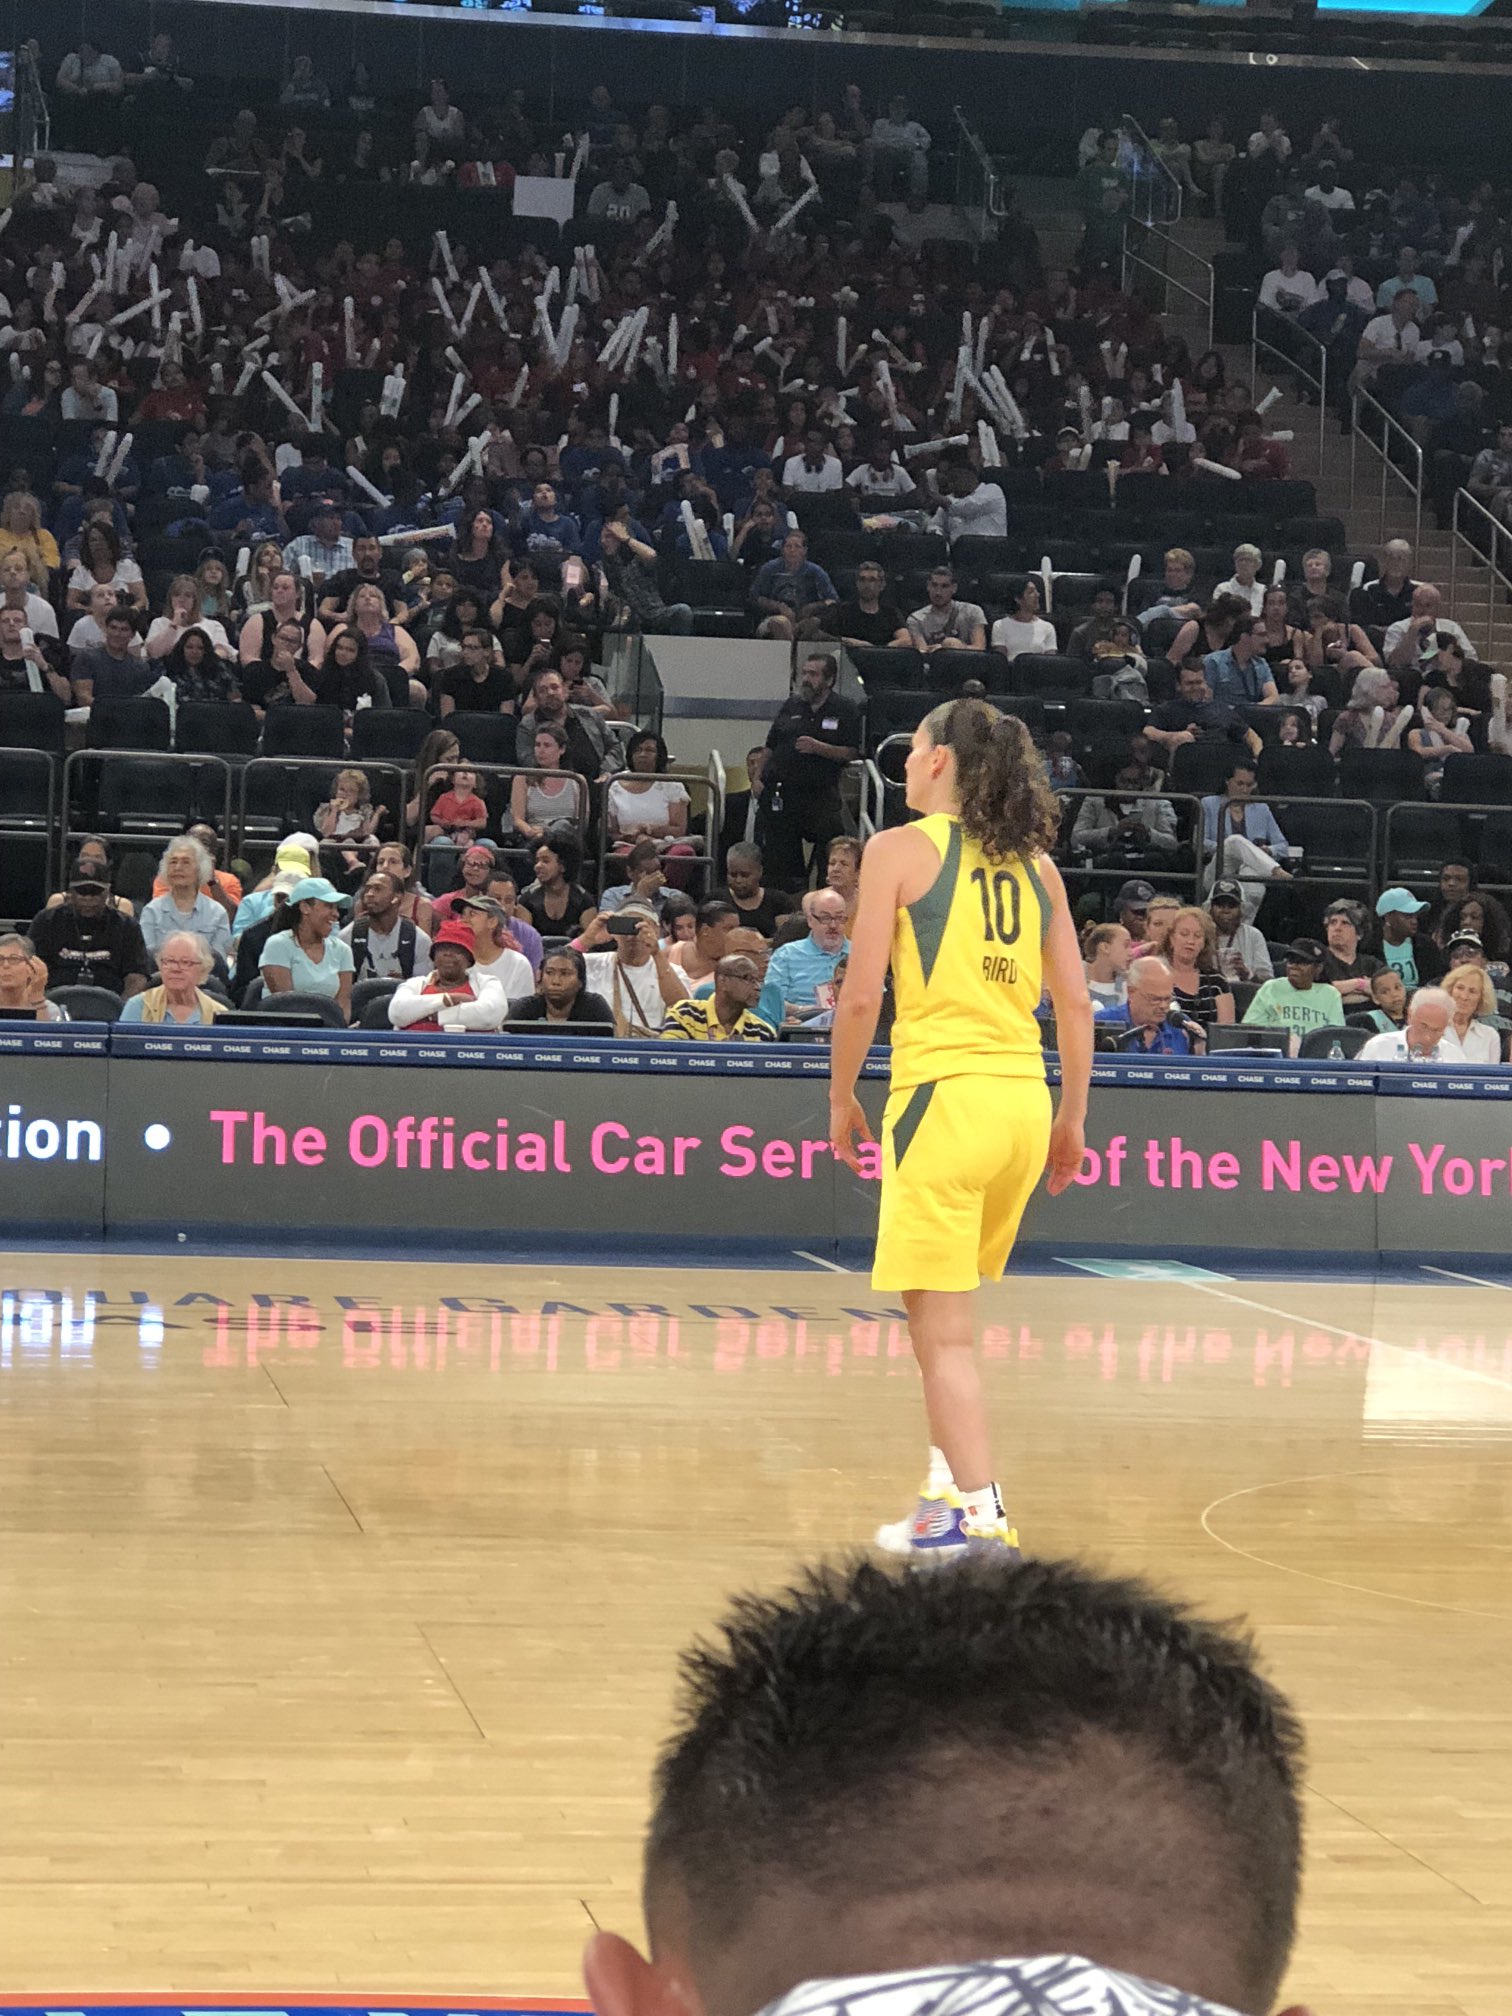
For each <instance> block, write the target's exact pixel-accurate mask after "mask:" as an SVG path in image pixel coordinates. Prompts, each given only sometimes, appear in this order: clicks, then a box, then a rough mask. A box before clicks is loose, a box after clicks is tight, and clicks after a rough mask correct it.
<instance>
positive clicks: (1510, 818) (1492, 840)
mask: <svg viewBox="0 0 1512 2016" xmlns="http://www.w3.org/2000/svg"><path fill="white" fill-rule="evenodd" d="M1477 860H1478V863H1479V867H1480V879H1481V881H1482V882H1491V883H1512V812H1488V813H1487V814H1486V817H1485V818H1484V819H1483V820H1482V821H1481V829H1480V844H1479V847H1478V849H1477Z"/></svg>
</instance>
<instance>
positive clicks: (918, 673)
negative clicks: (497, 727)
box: [464, 645, 927, 753]
mask: <svg viewBox="0 0 1512 2016" xmlns="http://www.w3.org/2000/svg"><path fill="white" fill-rule="evenodd" d="M851 662H852V664H853V665H854V666H855V668H856V670H857V672H859V673H860V675H861V680H862V683H863V685H864V686H865V687H866V689H867V691H868V692H870V691H871V689H872V687H873V685H874V684H875V685H876V686H877V687H879V688H883V687H885V688H889V689H891V690H893V691H898V690H901V689H902V688H905V687H910V688H914V689H916V690H917V691H919V692H924V691H925V690H926V686H927V682H926V679H925V662H926V661H925V657H924V654H923V653H922V652H920V651H908V650H897V649H894V648H893V647H892V646H890V645H875V646H873V645H867V646H865V647H863V648H862V649H860V650H858V651H853V652H852V653H851ZM464 753H467V752H466V751H465V750H464Z"/></svg>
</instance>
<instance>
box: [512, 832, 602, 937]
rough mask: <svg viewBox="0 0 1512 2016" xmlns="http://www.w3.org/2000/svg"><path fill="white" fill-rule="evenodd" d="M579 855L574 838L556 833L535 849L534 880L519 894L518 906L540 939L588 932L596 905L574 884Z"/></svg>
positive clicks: (575, 882) (580, 857) (584, 891)
mask: <svg viewBox="0 0 1512 2016" xmlns="http://www.w3.org/2000/svg"><path fill="white" fill-rule="evenodd" d="M581 866H582V853H581V850H580V849H579V846H578V843H577V840H576V838H575V837H574V836H573V835H571V834H569V833H564V832H561V831H558V832H556V833H553V834H551V835H550V837H549V838H548V839H546V840H543V841H542V842H541V844H540V846H539V847H537V848H536V850H535V880H534V882H532V883H530V884H529V885H528V886H527V887H526V888H524V889H522V890H521V891H520V906H521V908H522V909H523V910H524V911H525V913H526V915H527V916H528V917H529V918H530V921H531V923H532V924H534V926H535V928H536V929H537V931H539V932H540V934H541V936H542V937H543V938H552V937H565V936H570V935H572V934H574V933H576V932H580V931H586V930H588V929H589V928H590V927H591V925H592V923H593V921H594V919H595V918H596V917H597V916H598V905H597V904H596V903H595V902H594V900H593V898H592V896H590V895H589V893H588V891H587V890H586V889H584V888H583V887H581V885H580V884H579V883H578V882H577V881H576V879H575V878H576V876H577V873H578V871H579V869H580V868H581Z"/></svg>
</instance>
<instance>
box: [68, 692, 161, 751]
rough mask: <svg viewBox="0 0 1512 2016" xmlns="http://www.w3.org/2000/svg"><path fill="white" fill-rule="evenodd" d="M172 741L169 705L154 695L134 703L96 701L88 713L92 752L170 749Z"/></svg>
mask: <svg viewBox="0 0 1512 2016" xmlns="http://www.w3.org/2000/svg"><path fill="white" fill-rule="evenodd" d="M172 740H173V723H172V719H171V717H170V716H169V713H168V704H167V702H166V701H164V700H159V699H158V698H157V696H156V695H155V694H151V693H144V694H143V695H142V696H141V697H140V698H139V699H135V700H96V702H95V703H94V705H93V706H92V707H91V708H90V710H89V725H88V727H87V728H86V730H85V746H86V747H87V748H90V749H167V748H168V747H170V745H171V743H172Z"/></svg>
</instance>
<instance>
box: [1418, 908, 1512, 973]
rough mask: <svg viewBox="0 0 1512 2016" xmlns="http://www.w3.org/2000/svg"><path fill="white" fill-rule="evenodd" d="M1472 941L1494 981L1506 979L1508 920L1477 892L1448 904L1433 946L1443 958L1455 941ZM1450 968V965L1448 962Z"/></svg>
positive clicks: (1511, 927) (1511, 926)
mask: <svg viewBox="0 0 1512 2016" xmlns="http://www.w3.org/2000/svg"><path fill="white" fill-rule="evenodd" d="M1467 935H1468V936H1469V937H1470V938H1472V939H1474V940H1476V941H1477V942H1478V944H1479V946H1480V948H1481V950H1482V951H1483V953H1484V955H1485V958H1486V960H1487V962H1488V963H1489V965H1490V966H1491V968H1492V971H1493V977H1494V978H1495V979H1497V980H1498V981H1500V980H1502V979H1504V978H1505V977H1506V966H1507V955H1508V949H1509V941H1512V919H1509V918H1508V916H1507V912H1506V909H1505V908H1504V906H1503V905H1502V904H1500V903H1499V902H1498V901H1497V900H1496V898H1495V897H1494V896H1491V895H1488V894H1487V893H1486V891H1485V890H1483V889H1477V890H1475V891H1474V892H1473V893H1472V894H1471V895H1469V896H1462V897H1461V898H1460V900H1459V902H1458V903H1455V904H1452V905H1451V906H1450V908H1449V909H1448V910H1446V911H1445V912H1444V915H1443V917H1442V918H1441V919H1440V922H1439V928H1438V932H1437V933H1436V934H1435V939H1434V942H1435V943H1436V944H1439V945H1441V946H1442V947H1443V950H1444V952H1445V954H1446V956H1447V954H1448V951H1449V948H1450V946H1451V945H1453V943H1454V942H1455V940H1456V939H1464V938H1465V937H1466V936H1467ZM1450 964H1451V965H1452V964H1453V961H1452V960H1451V961H1450Z"/></svg>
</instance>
